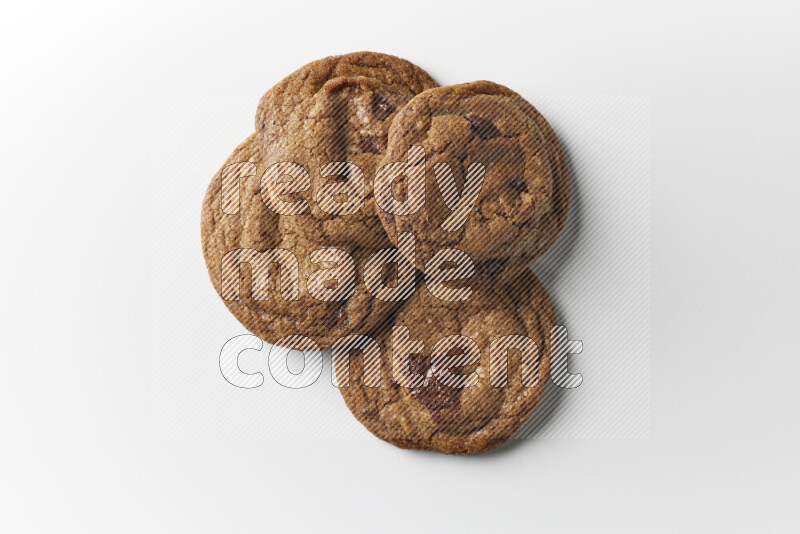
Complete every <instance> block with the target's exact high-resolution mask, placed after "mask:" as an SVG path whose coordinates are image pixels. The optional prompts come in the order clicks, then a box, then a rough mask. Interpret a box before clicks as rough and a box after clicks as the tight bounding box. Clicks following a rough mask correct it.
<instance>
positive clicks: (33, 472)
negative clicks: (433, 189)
mask: <svg viewBox="0 0 800 534" xmlns="http://www.w3.org/2000/svg"><path fill="white" fill-rule="evenodd" d="M1 15H2V16H0V62H1V63H0V68H2V78H0V96H2V98H0V147H1V148H0V157H1V158H2V161H1V163H2V167H1V168H2V169H3V187H4V193H3V197H2V199H3V209H2V211H0V217H2V229H3V237H4V251H5V253H4V254H3V262H2V267H0V269H2V273H1V274H2V279H3V280H4V282H5V293H4V295H3V298H2V300H1V302H2V308H1V309H2V323H0V324H2V336H1V337H0V344H1V345H0V349H1V350H2V355H3V363H4V368H3V371H4V372H3V373H2V374H0V377H1V378H0V417H1V419H0V423H2V427H1V428H2V430H0V432H2V433H1V434H0V449H1V450H0V453H1V455H0V529H2V530H3V531H9V532H27V531H31V532H52V531H68V532H73V531H74V532H108V531H112V532H118V531H122V532H143V531H147V532H162V531H163V532H176V531H193V532H219V531H223V530H224V531H245V530H256V529H258V530H262V531H263V530H268V529H271V530H276V531H279V532H280V531H287V530H289V528H290V527H295V528H296V529H297V530H306V531H311V530H325V531H327V530H330V531H339V532H351V531H378V532H387V531H388V532H394V531H397V532H401V531H402V532H409V531H416V530H419V531H427V530H447V531H450V530H458V531H464V532H484V531H489V530H491V531H512V530H517V529H522V528H525V529H528V530H534V529H535V530H537V531H542V532H579V531H582V530H585V531H589V530H590V529H591V531H594V532H596V531H609V532H639V531H646V532H660V531H663V532H675V531H681V532H686V531H701V532H708V531H718V530H720V531H725V532H734V531H741V532H752V531H754V530H755V531H776V532H792V531H797V529H798V526H797V523H798V520H800V518H798V514H797V507H796V501H797V495H798V494H800V487H798V486H800V483H799V482H798V479H797V473H798V471H799V469H798V468H800V465H799V464H800V460H798V456H797V453H796V451H797V450H798V446H799V445H800V443H798V441H800V440H798V430H797V427H798V424H797V407H798V404H800V403H798V401H799V400H800V395H798V393H797V386H796V385H795V383H794V377H795V375H796V374H797V372H798V370H800V366H799V365H798V363H797V360H796V359H795V358H793V357H792V356H793V349H791V347H792V346H793V343H792V342H791V339H789V340H787V339H786V338H787V337H789V336H791V335H792V334H793V332H794V331H795V323H796V321H797V319H798V313H797V309H796V302H797V300H798V297H800V295H798V283H797V282H796V279H795V276H796V273H797V267H798V263H799V260H800V258H799V257H798V256H799V255H798V249H797V243H798V235H797V234H798V232H797V228H798V223H799V222H800V221H798V216H797V214H796V202H795V199H796V198H797V195H798V193H800V186H799V185H798V178H799V177H798V171H797V162H796V160H797V158H796V154H797V143H798V140H799V139H798V137H799V136H798V134H797V131H798V125H799V124H800V103H798V100H797V95H798V94H800V86H799V85H800V84H798V78H797V73H796V70H797V69H796V66H795V65H796V63H797V59H796V56H797V49H798V45H800V43H799V42H798V41H800V39H798V37H797V31H796V27H797V16H798V10H797V8H796V7H795V6H793V4H792V3H789V2H781V3H777V2H758V3H755V2H754V3H752V4H749V5H748V4H744V3H736V2H733V3H731V2H726V3H722V2H720V3H718V4H716V5H715V4H711V3H702V2H697V1H694V2H676V1H673V2H664V3H662V4H661V5H660V6H658V5H656V4H652V3H645V2H624V3H619V2H615V3H599V2H586V3H580V4H578V3H567V2H548V3H525V4H524V6H523V4H522V3H519V4H512V3H503V2H499V1H494V2H490V3H469V2H460V3H454V4H452V5H450V6H444V5H437V4H434V3H433V2H424V3H419V4H415V3H414V2H402V3H399V2H397V3H392V4H386V3H379V2H374V1H373V2H364V3H352V2H351V3H345V2H338V3H333V2H329V3H325V4H323V5H320V6H313V5H303V4H302V3H300V2H295V3H288V2H287V3H284V4H278V5H272V6H271V5H267V4H266V3H265V2H259V3H252V4H249V5H248V4H241V5H237V4H235V3H230V2H228V3H224V4H220V5H219V7H217V8H216V9H209V8H204V7H200V6H199V5H197V3H189V2H186V3H184V4H173V3H169V2H157V3H153V4H152V5H147V4H146V3H145V2H137V3H128V4H118V5H116V4H112V3H97V4H89V3H63V4H55V3H53V4H39V3H24V4H23V3H21V2H20V3H16V4H14V5H13V6H4V7H3V8H2V14H1ZM362 49H367V50H376V51H381V52H387V53H393V54H397V55H400V56H402V57H406V58H408V59H410V60H412V61H414V62H416V63H418V64H419V65H420V66H422V67H423V68H425V69H426V70H428V71H429V72H430V73H431V74H432V75H433V76H434V78H436V79H437V80H438V81H439V82H440V83H457V82H461V81H469V80H473V79H480V78H485V79H490V80H494V81H497V82H500V83H503V84H505V85H508V86H510V87H512V88H515V89H517V90H519V91H520V92H523V93H524V94H526V96H530V97H533V96H535V95H537V94H542V95H547V94H549V95H587V94H591V95H598V94H599V95H603V94H609V95H629V94H637V95H648V96H649V102H650V128H651V132H650V140H649V144H650V148H651V152H650V155H649V159H650V180H651V182H650V199H651V201H650V214H651V221H650V239H649V241H650V272H649V278H650V310H649V319H650V325H651V332H650V350H649V367H650V372H649V377H650V381H649V398H650V403H649V404H650V410H649V418H648V419H649V425H648V426H649V431H648V433H647V435H648V436H649V437H646V438H642V439H575V438H562V439H535V440H526V441H520V442H518V444H517V445H516V446H514V447H512V448H511V449H510V450H508V451H506V452H504V453H495V454H489V455H482V456H480V457H475V458H457V457H445V456H441V455H433V454H419V453H409V452H407V451H401V450H399V449H395V448H393V447H391V446H388V445H384V444H383V443H381V442H379V441H377V440H375V439H367V438H368V436H367V437H364V438H358V439H339V438H336V439H333V438H326V437H325V436H324V434H322V435H320V436H319V437H316V438H310V437H297V438H292V437H286V436H283V437H280V436H276V437H275V438H272V439H271V438H269V437H263V436H261V437H257V436H256V437H252V436H236V435H233V436H230V437H228V438H218V437H213V436H206V437H203V436H195V437H171V438H165V437H163V436H162V434H161V433H160V432H156V431H154V428H153V420H154V416H153V412H154V409H155V408H157V406H158V405H157V404H156V405H155V406H154V402H153V400H154V397H155V392H154V387H155V386H154V384H157V378H156V377H154V376H152V375H153V366H152V361H151V360H152V357H153V355H154V354H156V351H157V348H154V347H153V345H152V343H151V341H152V339H151V337H150V333H151V332H152V328H153V325H152V321H153V314H152V310H153V303H152V302H151V296H150V295H151V288H152V285H153V284H154V283H155V281H154V280H153V279H152V271H151V269H150V266H151V265H152V263H153V260H154V258H152V257H151V251H152V250H153V246H152V244H153V243H154V239H155V235H156V234H158V233H159V232H167V231H169V228H159V226H158V225H155V226H153V225H152V224H151V222H152V218H151V212H150V209H149V206H150V201H151V197H150V193H151V191H152V187H151V186H152V185H153V184H152V180H153V179H154V177H156V176H160V174H159V169H156V168H153V162H154V161H159V160H154V159H153V158H152V157H151V156H152V154H153V153H154V147H153V142H154V140H156V139H158V137H157V136H156V135H155V132H153V124H154V122H153V110H154V103H156V102H158V103H163V97H164V95H181V94H199V95H203V98H206V97H208V95H216V97H214V98H212V97H208V98H209V99H210V101H213V102H220V101H224V100H225V98H226V97H227V96H230V97H231V102H232V103H231V105H230V110H229V112H227V111H226V110H225V109H224V108H222V109H220V108H219V107H216V108H215V109H214V110H213V113H215V114H219V115H220V116H223V115H224V116H225V117H228V116H231V118H229V119H226V122H225V123H224V124H219V126H218V128H219V130H218V131H209V132H208V133H206V134H204V135H203V139H206V142H208V143H209V146H214V147H215V150H216V152H215V153H213V154H204V153H202V151H199V150H198V153H197V154H192V157H198V158H204V161H208V162H209V163H208V166H201V167H202V168H203V169H207V173H206V174H205V175H203V176H197V180H199V181H200V182H205V181H207V180H208V179H209V178H210V175H211V174H213V172H214V171H215V170H216V168H217V167H218V166H219V164H220V163H221V162H222V161H223V160H224V158H225V157H226V156H227V154H228V153H229V152H230V150H231V149H232V146H231V145H230V142H231V141H232V140H234V139H236V140H238V139H239V138H242V137H244V135H246V133H247V131H249V128H250V127H251V122H252V117H251V116H250V115H245V116H242V114H241V113H239V111H238V110H239V106H240V103H241V102H242V99H243V98H247V97H248V96H249V97H251V98H252V102H253V105H254V104H255V102H256V101H257V98H258V96H260V94H261V93H262V92H263V91H264V90H266V89H267V88H268V87H269V86H270V85H272V84H273V83H275V82H276V81H277V80H278V79H279V78H280V77H282V76H283V75H285V74H287V73H289V72H291V71H292V70H294V69H295V68H297V67H298V66H300V65H302V64H304V63H306V62H308V61H310V60H313V59H317V58H319V57H322V56H325V55H328V54H336V53H344V52H350V51H354V50H362ZM156 109H158V108H156ZM554 110H555V112H557V106H555V105H554ZM207 112H209V110H204V109H197V110H196V115H195V114H194V113H192V114H190V115H189V116H187V117H186V120H187V122H189V123H191V122H192V121H196V120H197V118H196V117H198V116H202V115H203V114H204V113H207ZM223 112H224V113H223ZM566 117H568V115H565V118H566ZM566 126H567V127H568V126H569V125H568V124H567V125H566ZM214 136H218V137H219V139H220V143H219V145H217V144H216V143H211V142H210V141H208V139H209V138H213V137H214ZM223 140H224V142H222V141H223ZM234 142H235V141H234ZM176 143H177V144H176V146H178V147H180V146H182V145H181V141H176ZM576 148H577V147H576ZM183 155H184V154H183V153H180V157H183ZM198 165H199V164H197V163H193V164H192V167H193V168H194V167H195V166H198ZM581 178H582V177H576V180H580V179H581ZM590 179H591V178H585V180H590ZM610 179H613V178H610ZM186 202H187V203H197V202H198V198H197V197H196V195H195V194H194V193H192V194H187V199H186ZM193 268H194V267H193ZM182 297H183V296H182V295H181V294H180V292H176V294H175V295H174V298H175V299H176V302H177V305H176V309H180V302H179V301H180V299H181V298H182ZM196 301H197V300H196V299H195V298H191V299H187V301H186V302H187V305H186V306H185V307H184V309H183V312H182V313H183V315H182V318H181V319H176V320H175V321H176V323H175V324H176V325H177V326H178V328H177V330H176V332H175V336H176V337H177V338H181V337H185V338H187V339H192V338H193V337H195V336H197V335H198V332H197V329H198V327H197V325H196V321H195V317H196V316H197V314H198V310H197V309H196V308H195V307H194V306H193V305H190V304H191V303H194V302H196ZM576 302H577V301H576ZM587 305H591V306H597V303H595V302H590V303H589V304H587ZM203 313H205V312H203ZM566 313H567V314H568V315H570V316H572V315H574V316H575V317H580V313H581V308H580V302H577V304H574V305H573V304H570V307H568V309H567V311H566ZM608 313H609V314H613V313H615V311H614V310H613V309H611V310H609V312H608ZM576 335H578V337H580V336H579V333H576ZM589 349H590V346H589V345H588V341H587V345H586V350H587V353H586V355H585V357H586V358H590V357H591V353H589V352H588V351H589ZM208 358H209V356H208V354H206V353H198V354H196V365H198V366H203V365H207V363H208ZM589 379H590V375H588V374H587V376H586V380H587V381H588V380H589ZM587 383H588V382H587ZM191 388H192V383H191V382H190V381H187V382H182V383H179V384H176V388H175V395H176V397H182V398H185V396H187V395H193V394H194V393H193V392H191V391H190V390H191ZM251 406H257V407H258V409H260V410H267V409H268V408H269V406H258V404H257V403H254V404H251ZM341 408H342V409H344V408H343V407H341ZM224 423H225V422H224V421H218V424H219V425H224ZM156 430H157V429H156Z"/></svg>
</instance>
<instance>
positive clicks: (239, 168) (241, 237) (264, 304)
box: [201, 134, 394, 350]
mask: <svg viewBox="0 0 800 534" xmlns="http://www.w3.org/2000/svg"><path fill="white" fill-rule="evenodd" d="M264 171H265V166H264V165H263V164H262V163H261V159H260V149H259V145H258V143H257V140H256V135H255V134H252V135H251V136H250V137H249V138H248V139H247V140H245V142H243V143H242V144H241V145H240V146H239V147H237V148H236V150H235V151H234V152H233V154H232V155H231V156H230V157H229V158H228V161H227V162H226V163H225V165H223V167H222V169H220V170H219V171H218V172H217V173H216V175H215V176H214V177H213V179H212V180H211V184H210V185H209V187H208V190H207V192H206V196H205V199H204V201H203V208H202V215H201V219H202V223H201V229H202V246H203V255H204V256H205V260H206V266H207V268H208V272H209V276H210V278H211V281H212V283H213V285H214V288H215V289H216V290H217V294H219V295H220V296H221V297H222V296H223V295H224V294H225V292H226V288H225V287H224V285H225V284H223V257H225V256H226V254H228V253H231V251H235V250H241V249H244V250H246V251H252V252H249V253H248V254H249V256H247V255H245V256H243V257H242V258H243V259H242V263H241V264H242V267H241V270H239V267H238V265H239V264H238V263H237V262H234V263H233V264H232V268H233V269H234V270H235V271H236V275H235V276H233V277H232V278H227V279H226V280H232V284H233V286H235V287H237V288H238V292H237V296H238V300H236V299H231V298H223V301H224V303H225V305H226V306H227V307H228V309H229V310H230V311H231V313H232V314H233V315H234V316H235V317H236V319H238V320H239V322H241V323H242V325H244V327H245V328H247V329H248V330H249V331H250V332H252V333H253V334H255V335H257V336H258V337H260V338H261V339H263V340H264V341H266V342H268V343H276V342H278V341H279V340H281V338H285V337H286V336H290V335H295V334H302V335H305V336H308V337H310V338H311V339H313V340H314V341H315V342H316V343H317V344H318V346H319V348H320V349H323V350H324V349H328V348H330V347H331V345H332V344H333V342H334V341H335V340H336V339H338V338H339V337H340V336H345V335H348V334H353V333H363V334H366V333H367V332H369V331H370V330H372V329H373V328H374V327H375V326H376V325H377V324H378V323H379V322H381V321H382V320H384V319H386V317H387V316H388V315H389V314H390V311H391V310H392V308H393V307H394V303H389V302H384V301H381V300H378V299H375V298H373V297H372V295H371V294H370V293H369V292H368V291H367V289H366V287H365V285H364V284H363V283H362V282H361V281H362V280H363V268H364V264H365V262H366V259H367V257H368V256H369V255H370V254H371V253H372V252H374V250H373V249H370V248H367V247H356V246H353V245H337V246H336V248H337V249H338V250H341V251H343V252H346V253H347V254H350V255H352V257H353V260H354V268H355V271H356V272H355V286H354V287H352V288H340V289H341V293H336V289H337V287H336V284H335V283H334V282H332V281H330V280H327V279H326V278H325V276H324V273H322V272H321V269H322V268H323V267H324V268H325V269H327V268H330V267H331V266H332V264H331V263H326V260H331V259H334V260H337V261H334V262H333V265H335V266H338V267H340V268H341V266H342V265H343V262H344V261H346V260H343V259H342V257H341V255H338V253H335V252H334V253H332V254H334V256H331V255H330V254H328V255H327V256H326V255H322V256H321V257H320V258H316V261H315V262H313V263H312V261H311V252H312V251H314V250H318V249H325V248H327V247H330V246H331V245H329V244H327V243H315V242H312V241H309V240H308V239H306V238H305V237H304V236H303V235H301V234H299V233H298V232H297V231H296V226H295V224H293V221H292V220H291V219H292V217H291V216H281V215H277V214H275V213H273V212H272V211H270V210H269V209H268V208H267V207H266V205H265V204H264V202H263V198H262V195H261V187H260V180H261V177H262V175H263V174H264ZM231 173H233V177H234V178H238V181H239V187H238V188H235V189H233V191H234V193H225V192H224V191H223V187H222V181H223V175H228V176H227V177H228V178H231ZM236 205H238V213H233V214H231V213H226V210H227V211H228V212H230V211H234V209H232V206H236ZM223 208H225V209H223ZM274 249H285V250H287V251H289V252H291V253H292V254H293V255H294V256H295V257H296V258H297V261H298V266H299V280H296V279H295V277H293V275H292V274H291V271H289V270H286V271H281V273H280V276H278V269H277V265H271V266H269V267H267V268H266V269H264V270H263V271H261V273H262V274H269V284H265V286H262V287H258V288H257V287H256V285H255V284H254V276H253V266H254V265H256V263H257V262H258V260H257V253H259V252H264V251H270V250H274ZM261 279H264V278H261ZM293 282H296V287H297V288H298V289H299V293H298V295H297V300H289V299H288V298H284V296H285V295H284V294H283V293H282V292H281V291H282V290H283V289H285V288H286V287H288V286H290V285H291V283H293ZM230 285H231V284H230V282H229V283H228V287H227V291H231V287H230ZM312 290H313V292H314V294H313V295H312ZM257 291H261V293H262V294H261V295H256V292H257ZM348 294H349V296H347V295H348ZM265 295H266V296H267V298H266V299H263V298H262V299H261V300H257V299H256V298H254V297H256V296H260V297H263V296H265ZM286 296H289V297H291V295H286ZM317 297H321V298H317ZM340 297H341V300H333V301H330V300H324V299H331V298H337V299H339V298H340ZM344 297H346V298H344ZM280 344H281V345H283V346H287V347H290V348H295V345H293V341H292V340H288V341H287V340H284V341H283V342H282V343H280ZM297 347H298V348H302V347H300V346H297Z"/></svg>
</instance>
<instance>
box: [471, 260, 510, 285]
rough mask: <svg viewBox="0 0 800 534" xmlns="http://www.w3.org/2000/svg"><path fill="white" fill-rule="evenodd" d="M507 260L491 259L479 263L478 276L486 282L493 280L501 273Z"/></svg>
mask: <svg viewBox="0 0 800 534" xmlns="http://www.w3.org/2000/svg"><path fill="white" fill-rule="evenodd" d="M505 264H506V262H505V260H489V261H485V262H483V263H481V264H480V265H478V269H477V271H478V276H479V277H480V278H481V279H482V280H483V281H485V282H491V281H492V280H494V278H495V277H496V276H497V275H498V274H500V272H501V271H502V270H503V266H505Z"/></svg>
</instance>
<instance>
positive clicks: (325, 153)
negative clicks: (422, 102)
mask: <svg viewBox="0 0 800 534" xmlns="http://www.w3.org/2000/svg"><path fill="white" fill-rule="evenodd" d="M432 87H436V82H434V81H433V79H432V78H431V77H430V76H429V75H428V74H427V73H426V72H425V71H423V70H422V69H420V68H419V67H417V66H416V65H413V64H412V63H409V62H408V61H406V60H404V59H400V58H398V57H394V56H389V55H385V54H377V53H373V52H357V53H353V54H347V55H342V56H334V57H328V58H325V59H321V60H319V61H314V62H313V63H310V64H308V65H306V66H304V67H302V68H300V69H299V70H297V71H296V72H294V73H293V74H290V75H289V76H287V77H286V78H285V79H284V80H282V81H281V82H280V83H278V84H277V85H275V87H273V88H272V89H270V90H269V91H268V92H267V93H266V94H265V95H264V96H263V97H262V99H261V102H260V104H259V106H258V111H257V114H256V132H257V135H258V142H259V144H260V146H261V149H262V161H263V162H264V164H265V165H266V166H270V165H273V164H276V163H280V162H293V163H297V164H299V165H301V166H302V167H303V168H304V170H305V173H307V174H306V176H307V178H308V181H307V184H304V185H303V186H296V187H293V188H291V189H289V188H288V187H287V186H285V185H281V184H279V183H276V188H275V189H276V191H275V192H274V196H275V197H276V198H275V202H276V204H277V205H280V203H281V200H282V201H284V202H287V201H288V202H293V203H294V206H296V208H295V211H296V212H295V213H292V214H291V217H292V219H293V224H294V225H295V228H296V231H297V232H299V233H300V234H302V235H305V236H306V237H307V238H308V239H310V240H312V241H316V242H324V243H327V244H330V245H339V244H343V245H358V246H373V247H374V246H388V245H389V241H388V240H387V238H386V235H385V232H384V231H383V229H382V227H381V223H380V221H379V219H378V214H377V210H376V207H375V203H374V200H373V188H372V184H373V178H374V176H375V170H376V168H377V166H378V164H379V162H380V160H381V158H382V157H383V154H384V152H385V150H386V145H387V134H388V130H389V125H390V124H391V122H392V119H393V118H394V116H395V115H396V114H397V112H398V110H399V109H400V108H402V107H403V105H405V103H406V102H408V100H410V99H411V98H412V97H413V96H414V95H416V94H418V93H420V92H421V91H424V90H425V89H430V88H432ZM301 172H302V171H301ZM297 179H298V176H297V175H296V173H292V174H291V176H289V177H287V178H286V180H288V181H296V180H297ZM283 183H285V181H284V182H283Z"/></svg>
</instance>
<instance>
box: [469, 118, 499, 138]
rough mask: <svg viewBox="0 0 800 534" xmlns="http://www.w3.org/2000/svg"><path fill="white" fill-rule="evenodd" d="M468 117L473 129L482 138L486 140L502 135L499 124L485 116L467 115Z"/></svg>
mask: <svg viewBox="0 0 800 534" xmlns="http://www.w3.org/2000/svg"><path fill="white" fill-rule="evenodd" d="M466 119H467V120H468V121H469V124H470V126H472V131H473V132H475V133H476V134H478V137H480V138H481V139H484V140H486V139H494V138H495V137H500V130H498V129H497V126H495V125H494V123H493V122H492V121H490V120H489V119H484V118H483V117H477V116H475V115H467V116H466Z"/></svg>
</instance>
